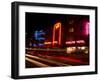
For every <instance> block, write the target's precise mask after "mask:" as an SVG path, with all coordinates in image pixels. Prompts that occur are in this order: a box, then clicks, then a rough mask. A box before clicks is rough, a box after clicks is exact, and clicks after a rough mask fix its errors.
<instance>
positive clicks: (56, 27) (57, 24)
mask: <svg viewBox="0 0 100 81" xmlns="http://www.w3.org/2000/svg"><path fill="white" fill-rule="evenodd" d="M57 30H58V31H59V33H58V39H57V41H58V44H59V45H61V23H60V22H58V23H56V24H55V25H54V28H53V41H52V45H53V46H54V45H55V40H56V37H55V35H56V34H57V33H56V31H57Z"/></svg>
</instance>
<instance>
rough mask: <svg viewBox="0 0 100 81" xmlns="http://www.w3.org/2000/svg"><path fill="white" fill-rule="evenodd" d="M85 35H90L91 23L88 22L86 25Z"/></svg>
mask: <svg viewBox="0 0 100 81" xmlns="http://www.w3.org/2000/svg"><path fill="white" fill-rule="evenodd" d="M85 34H86V35H88V34H89V22H87V23H86V24H85Z"/></svg>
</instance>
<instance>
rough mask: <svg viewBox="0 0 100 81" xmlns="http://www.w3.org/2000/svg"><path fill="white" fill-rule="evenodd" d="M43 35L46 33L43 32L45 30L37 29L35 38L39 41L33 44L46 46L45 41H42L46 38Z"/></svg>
mask: <svg viewBox="0 0 100 81" xmlns="http://www.w3.org/2000/svg"><path fill="white" fill-rule="evenodd" d="M43 35H45V32H43V30H40V31H37V30H36V31H35V33H34V38H35V40H36V41H37V43H34V44H33V46H44V43H43V42H41V41H44V40H45V37H43Z"/></svg>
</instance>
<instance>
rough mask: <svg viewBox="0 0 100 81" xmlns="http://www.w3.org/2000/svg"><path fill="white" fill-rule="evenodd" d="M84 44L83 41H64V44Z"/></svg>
mask: <svg viewBox="0 0 100 81" xmlns="http://www.w3.org/2000/svg"><path fill="white" fill-rule="evenodd" d="M75 43H77V44H85V41H84V40H77V41H66V44H75Z"/></svg>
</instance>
